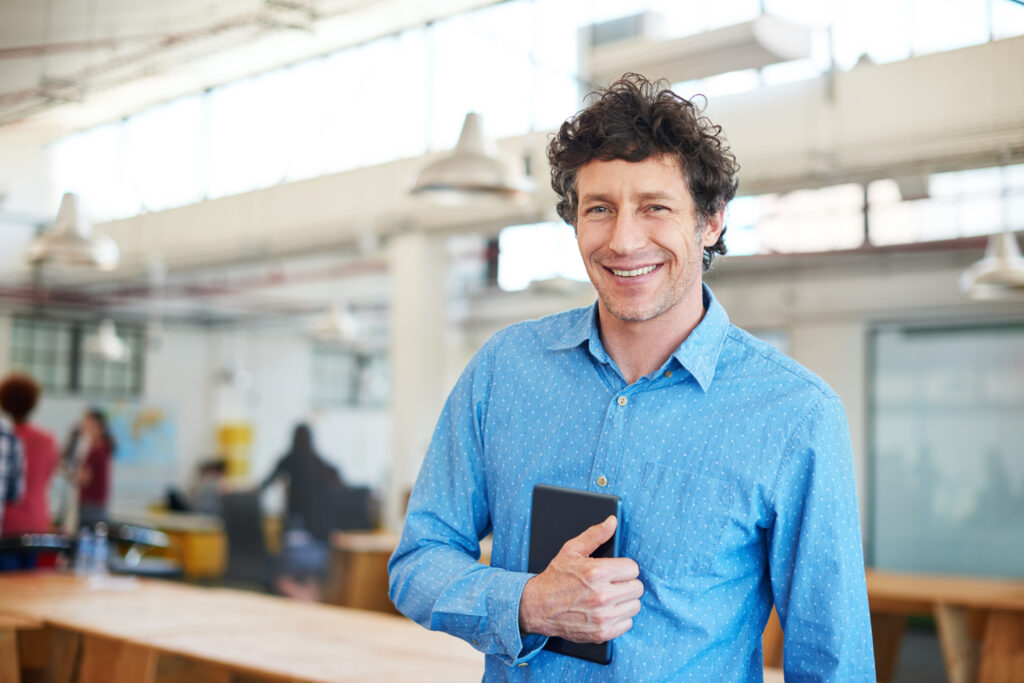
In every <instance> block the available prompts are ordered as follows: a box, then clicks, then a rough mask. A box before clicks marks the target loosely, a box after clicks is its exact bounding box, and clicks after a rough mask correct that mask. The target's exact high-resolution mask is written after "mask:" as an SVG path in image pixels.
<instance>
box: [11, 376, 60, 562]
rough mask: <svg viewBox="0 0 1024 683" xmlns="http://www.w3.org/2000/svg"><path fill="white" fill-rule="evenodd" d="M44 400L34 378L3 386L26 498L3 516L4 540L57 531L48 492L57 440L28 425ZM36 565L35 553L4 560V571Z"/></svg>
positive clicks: (13, 378) (19, 378)
mask: <svg viewBox="0 0 1024 683" xmlns="http://www.w3.org/2000/svg"><path fill="white" fill-rule="evenodd" d="M41 396H42V387H40V386H39V383H38V382H36V380H35V379H34V378H33V377H32V376H31V375H28V374H25V373H21V372H13V373H10V374H9V375H7V376H6V377H4V379H3V381H2V382H0V410H3V412H5V413H6V414H7V415H9V416H10V418H11V420H13V422H14V434H15V435H16V436H17V437H18V440H19V441H20V442H21V445H22V448H23V450H24V455H25V495H24V497H23V498H22V500H20V501H18V502H10V501H8V502H7V505H6V508H5V510H4V513H3V525H2V535H4V536H13V535H17V534H24V533H45V532H48V531H51V530H52V528H53V520H52V518H51V517H50V507H49V500H48V492H49V487H50V480H51V479H52V478H53V474H54V472H55V471H56V470H57V462H58V454H57V451H58V449H57V439H56V438H55V437H54V436H53V434H52V433H50V432H49V431H47V430H45V429H42V428H40V427H38V426H36V425H34V424H32V423H30V422H29V421H28V418H29V415H31V414H32V411H33V410H35V407H36V405H37V404H38V402H39V399H40V397H41ZM35 564H36V554H35V553H28V552H25V553H17V554H8V555H7V557H6V558H0V567H3V568H6V569H13V568H20V569H31V568H32V567H34V566H35Z"/></svg>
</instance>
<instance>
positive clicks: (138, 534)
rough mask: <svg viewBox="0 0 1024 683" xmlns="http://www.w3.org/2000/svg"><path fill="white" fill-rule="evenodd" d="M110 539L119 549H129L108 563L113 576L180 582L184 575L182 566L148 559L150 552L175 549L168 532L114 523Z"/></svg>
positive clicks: (110, 559) (110, 527)
mask: <svg viewBox="0 0 1024 683" xmlns="http://www.w3.org/2000/svg"><path fill="white" fill-rule="evenodd" d="M107 536H108V538H109V539H110V541H111V542H112V543H115V544H117V545H118V547H119V549H122V548H124V547H125V546H127V549H126V550H124V553H123V554H115V555H112V556H111V557H110V558H109V559H108V560H107V567H108V568H109V569H110V571H111V572H112V573H114V574H131V575H133V576H146V577H149V578H155V579H180V578H182V576H183V575H184V571H183V569H182V567H181V565H180V564H178V563H177V562H175V561H173V560H168V559H165V558H161V557H145V553H146V552H148V551H150V550H154V549H159V550H166V549H167V548H169V547H170V546H171V539H170V538H169V537H168V536H167V534H165V533H164V532H162V531H160V530H158V529H150V528H148V527H141V526H137V525H135V524H119V523H117V522H111V523H110V525H109V528H108V532H107Z"/></svg>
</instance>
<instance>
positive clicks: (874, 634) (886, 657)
mask: <svg viewBox="0 0 1024 683" xmlns="http://www.w3.org/2000/svg"><path fill="white" fill-rule="evenodd" d="M906 625H907V617H906V616H905V615H903V614H881V613H874V612H873V613H872V614H871V639H872V641H873V644H874V648H875V677H876V678H877V679H878V681H879V683H890V682H891V681H892V680H893V678H894V677H895V676H896V664H897V662H899V659H900V646H901V645H902V643H903V630H904V629H905V628H906Z"/></svg>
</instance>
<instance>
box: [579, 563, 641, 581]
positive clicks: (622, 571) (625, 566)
mask: <svg viewBox="0 0 1024 683" xmlns="http://www.w3.org/2000/svg"><path fill="white" fill-rule="evenodd" d="M587 560H588V563H587V569H586V574H585V576H586V580H587V582H588V583H591V584H593V583H598V582H605V581H608V582H617V581H630V580H632V579H636V578H637V577H639V576H640V567H639V565H637V563H636V562H634V561H633V560H631V559H629V558H628V557H590V558H587Z"/></svg>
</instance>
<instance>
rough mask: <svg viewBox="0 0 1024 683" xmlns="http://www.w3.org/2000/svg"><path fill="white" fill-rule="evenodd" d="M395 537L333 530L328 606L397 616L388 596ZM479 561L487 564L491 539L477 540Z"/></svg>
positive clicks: (327, 593)
mask: <svg viewBox="0 0 1024 683" xmlns="http://www.w3.org/2000/svg"><path fill="white" fill-rule="evenodd" d="M398 541H399V534H396V533H390V532H385V531H336V532H334V533H333V534H332V535H331V559H330V567H329V570H328V575H327V587H326V590H325V592H324V596H325V600H326V601H327V602H328V603H330V604H332V605H341V606H344V607H356V608H358V609H368V610H374V611H377V612H386V613H390V614H398V610H396V609H395V606H394V605H393V604H392V603H391V599H390V598H389V597H388V560H389V559H390V558H391V554H392V553H393V552H394V551H395V548H396V547H397V546H398ZM480 552H481V554H480V562H482V563H483V564H488V563H489V562H490V561H491V537H490V536H488V537H487V538H485V539H483V540H482V541H480Z"/></svg>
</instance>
